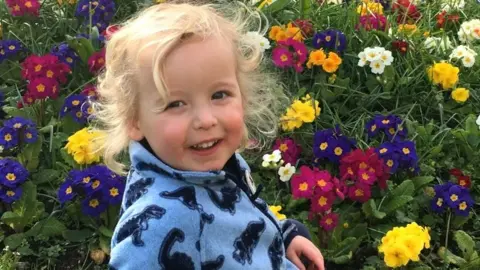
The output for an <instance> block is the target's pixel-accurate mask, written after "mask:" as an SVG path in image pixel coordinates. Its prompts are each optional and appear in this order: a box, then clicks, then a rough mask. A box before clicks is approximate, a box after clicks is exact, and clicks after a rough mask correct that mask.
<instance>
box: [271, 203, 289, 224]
mask: <svg viewBox="0 0 480 270" xmlns="http://www.w3.org/2000/svg"><path fill="white" fill-rule="evenodd" d="M268 208H269V209H270V211H272V213H273V214H274V215H275V217H277V219H278V220H284V219H286V218H287V216H285V215H284V214H281V213H280V211H281V210H282V207H281V206H280V205H272V206H269V207H268Z"/></svg>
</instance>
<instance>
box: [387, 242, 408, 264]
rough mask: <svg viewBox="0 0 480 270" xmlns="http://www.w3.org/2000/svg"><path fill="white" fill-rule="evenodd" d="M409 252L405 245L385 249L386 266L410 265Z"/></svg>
mask: <svg viewBox="0 0 480 270" xmlns="http://www.w3.org/2000/svg"><path fill="white" fill-rule="evenodd" d="M407 252H408V250H407V249H406V248H405V246H403V245H393V246H389V247H387V248H386V249H385V259H384V261H385V264H386V265H387V266H388V267H393V268H395V267H400V266H404V265H407V264H408V261H409V258H408V256H407Z"/></svg>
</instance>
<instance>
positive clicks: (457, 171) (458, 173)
mask: <svg viewBox="0 0 480 270" xmlns="http://www.w3.org/2000/svg"><path fill="white" fill-rule="evenodd" d="M448 173H450V174H451V175H453V176H456V177H459V176H462V175H463V172H462V170H460V169H457V168H453V169H451V170H450V171H448Z"/></svg>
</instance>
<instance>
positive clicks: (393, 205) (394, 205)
mask: <svg viewBox="0 0 480 270" xmlns="http://www.w3.org/2000/svg"><path fill="white" fill-rule="evenodd" d="M412 200H413V197H412V196H407V195H401V196H398V197H395V198H392V200H390V201H389V202H388V203H386V205H385V209H384V211H385V213H387V214H389V213H392V212H393V211H395V210H397V209H398V208H400V207H402V206H404V205H405V204H407V203H409V202H410V201H412Z"/></svg>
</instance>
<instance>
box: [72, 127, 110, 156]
mask: <svg viewBox="0 0 480 270" xmlns="http://www.w3.org/2000/svg"><path fill="white" fill-rule="evenodd" d="M102 138H104V134H103V133H102V132H99V131H90V130H88V129H87V128H83V129H81V130H79V131H77V132H76V133H75V134H73V135H72V136H70V137H68V143H67V144H66V145H65V149H67V152H68V154H70V155H72V156H73V159H74V160H75V162H77V163H78V164H80V165H84V164H92V163H94V162H99V161H100V153H99V152H98V151H96V149H98V148H99V147H98V146H99V143H100V139H102Z"/></svg>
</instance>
